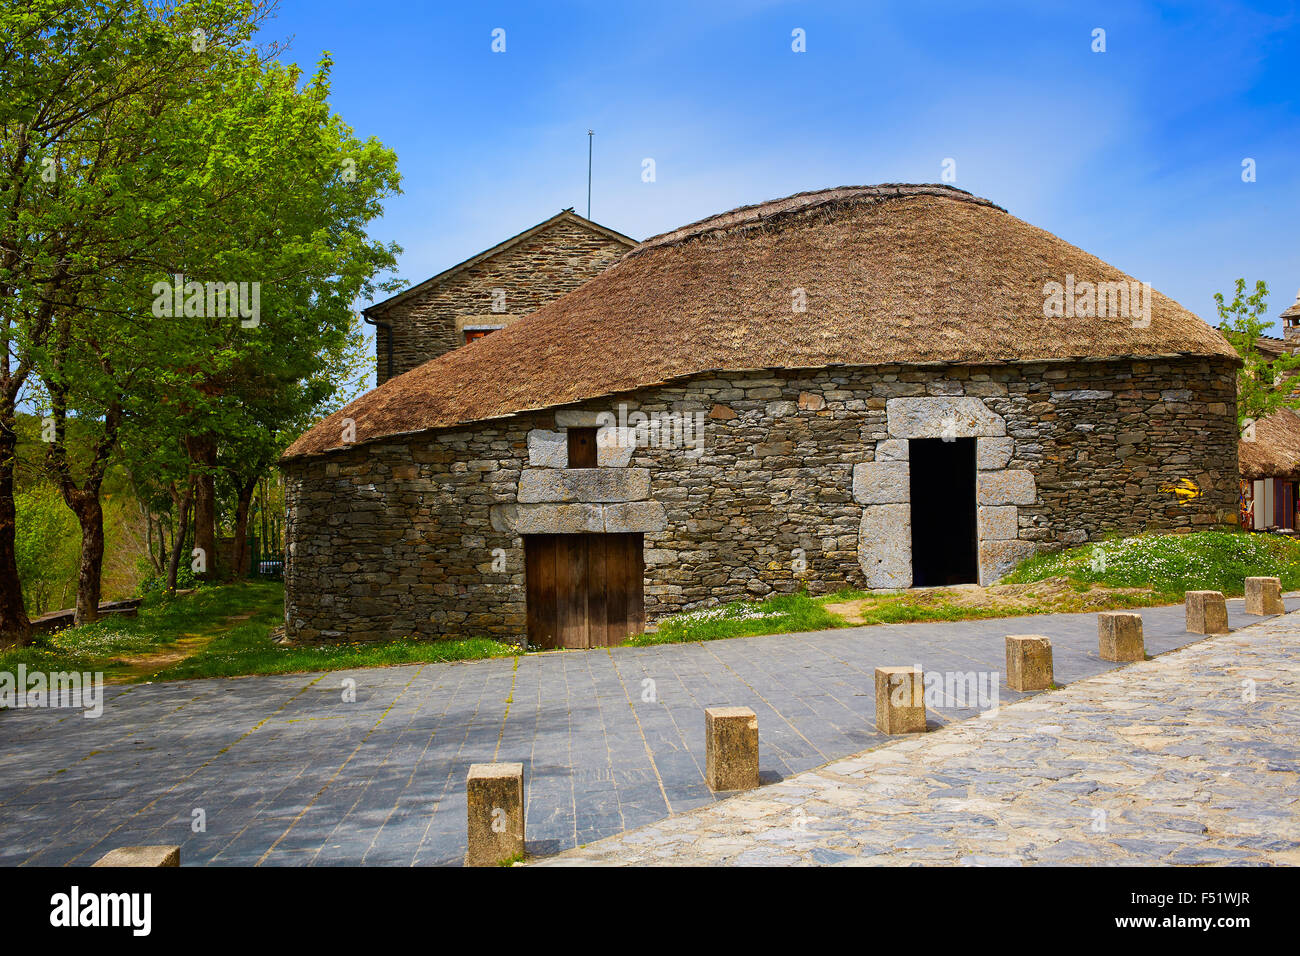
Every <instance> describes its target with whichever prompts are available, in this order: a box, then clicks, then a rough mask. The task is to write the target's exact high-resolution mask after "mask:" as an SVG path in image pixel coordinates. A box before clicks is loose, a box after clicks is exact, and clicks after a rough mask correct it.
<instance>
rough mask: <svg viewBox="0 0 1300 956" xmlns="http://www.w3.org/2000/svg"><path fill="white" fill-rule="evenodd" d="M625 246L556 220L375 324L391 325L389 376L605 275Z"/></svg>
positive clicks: (378, 349)
mask: <svg viewBox="0 0 1300 956" xmlns="http://www.w3.org/2000/svg"><path fill="white" fill-rule="evenodd" d="M629 248H631V247H630V246H628V245H626V244H624V243H621V242H618V241H616V240H614V239H611V238H610V237H608V236H606V235H604V234H602V233H598V232H594V231H593V230H591V229H589V228H587V227H586V226H584V225H582V224H581V223H578V222H575V221H573V220H571V219H562V220H560V221H558V222H556V223H555V224H554V225H552V226H549V227H548V228H546V229H544V230H542V231H541V232H539V233H537V235H535V236H531V237H529V238H528V239H526V240H524V241H523V242H520V243H519V244H518V245H515V246H512V247H510V248H509V249H505V250H503V251H502V252H499V253H497V254H496V255H494V256H491V257H490V258H487V259H484V260H483V261H482V262H478V263H475V264H474V265H472V266H469V267H468V268H466V269H463V270H461V271H460V272H457V273H455V274H454V275H451V276H448V277H447V278H446V279H445V280H443V281H442V282H439V283H437V284H436V285H434V286H432V287H430V288H428V289H425V290H424V291H422V292H420V293H419V294H418V295H415V296H412V297H411V298H409V299H405V300H403V301H401V302H399V303H396V304H395V305H393V306H392V307H390V308H388V309H386V310H384V311H383V312H382V313H376V315H375V318H377V319H379V320H380V321H381V322H389V323H391V324H392V335H393V374H394V375H401V374H402V373H403V372H406V371H409V370H410V369H413V368H415V367H416V366H417V365H422V364H423V363H425V362H427V361H429V360H430V359H434V358H437V357H438V356H439V355H442V354H443V353H444V352H449V351H451V350H452V349H454V348H458V347H460V346H461V345H464V344H465V330H466V327H470V328H475V327H478V328H493V327H500V326H504V325H508V324H510V323H511V322H513V321H515V320H516V319H520V318H523V317H524V316H525V315H530V314H531V313H533V312H535V311H537V310H538V309H540V308H541V307H542V306H543V305H546V303H548V302H552V301H554V300H555V299H558V298H559V297H560V296H562V295H564V294H565V293H566V292H571V291H573V290H574V289H576V288H577V287H578V286H580V285H582V284H583V283H584V282H586V281H587V280H588V279H591V278H592V277H593V276H596V275H598V274H600V273H601V272H604V271H605V270H606V269H608V268H609V267H610V266H611V265H613V263H614V261H615V260H616V259H618V258H619V257H620V256H621V255H623V253H625V252H627V251H628V249H629ZM386 335H387V333H386V332H385V330H383V329H382V328H381V329H379V330H377V334H376V336H375V355H376V357H377V359H378V366H377V375H378V382H379V384H381V385H382V384H383V383H384V382H385V381H387V379H388V343H387V341H386Z"/></svg>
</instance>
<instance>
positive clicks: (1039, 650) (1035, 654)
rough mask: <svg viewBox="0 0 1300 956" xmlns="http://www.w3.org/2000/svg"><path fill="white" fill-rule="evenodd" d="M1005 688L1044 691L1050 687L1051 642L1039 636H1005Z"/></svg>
mask: <svg viewBox="0 0 1300 956" xmlns="http://www.w3.org/2000/svg"><path fill="white" fill-rule="evenodd" d="M1007 686H1008V687H1010V688H1011V689H1012V690H1018V691H1026V690H1046V689H1047V688H1049V687H1051V686H1052V642H1051V641H1050V640H1048V639H1047V638H1046V637H1044V636H1043V635H1041V634H1008V635H1007Z"/></svg>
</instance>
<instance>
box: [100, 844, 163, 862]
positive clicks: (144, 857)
mask: <svg viewBox="0 0 1300 956" xmlns="http://www.w3.org/2000/svg"><path fill="white" fill-rule="evenodd" d="M91 865H92V866H180V865H181V848H180V847H178V846H120V847H118V848H117V849H116V850H109V851H108V852H107V853H105V854H104V855H103V856H101V857H100V858H99V859H98V860H96V861H95V862H94V863H93V864H91Z"/></svg>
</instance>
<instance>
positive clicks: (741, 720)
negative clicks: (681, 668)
mask: <svg viewBox="0 0 1300 956" xmlns="http://www.w3.org/2000/svg"><path fill="white" fill-rule="evenodd" d="M704 735H705V736H704V779H705V781H706V782H707V783H708V785H709V789H710V790H713V791H719V790H752V789H754V788H755V787H757V786H758V715H757V714H755V713H754V712H753V711H752V710H750V709H749V708H748V707H707V708H705V711H704Z"/></svg>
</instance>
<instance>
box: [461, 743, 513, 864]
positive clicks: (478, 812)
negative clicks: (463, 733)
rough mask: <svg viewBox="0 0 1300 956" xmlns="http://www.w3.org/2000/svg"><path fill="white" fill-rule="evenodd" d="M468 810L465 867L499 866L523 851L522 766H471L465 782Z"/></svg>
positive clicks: (482, 764) (511, 764) (478, 764)
mask: <svg viewBox="0 0 1300 956" xmlns="http://www.w3.org/2000/svg"><path fill="white" fill-rule="evenodd" d="M465 798H466V799H465V803H466V805H467V806H468V808H469V850H468V852H467V853H466V854H465V865H466V866H499V865H501V864H502V863H506V862H508V861H510V860H513V859H515V858H517V857H520V856H522V855H523V852H524V765H523V764H522V763H476V764H471V765H470V768H469V775H468V777H466V779H465Z"/></svg>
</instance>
